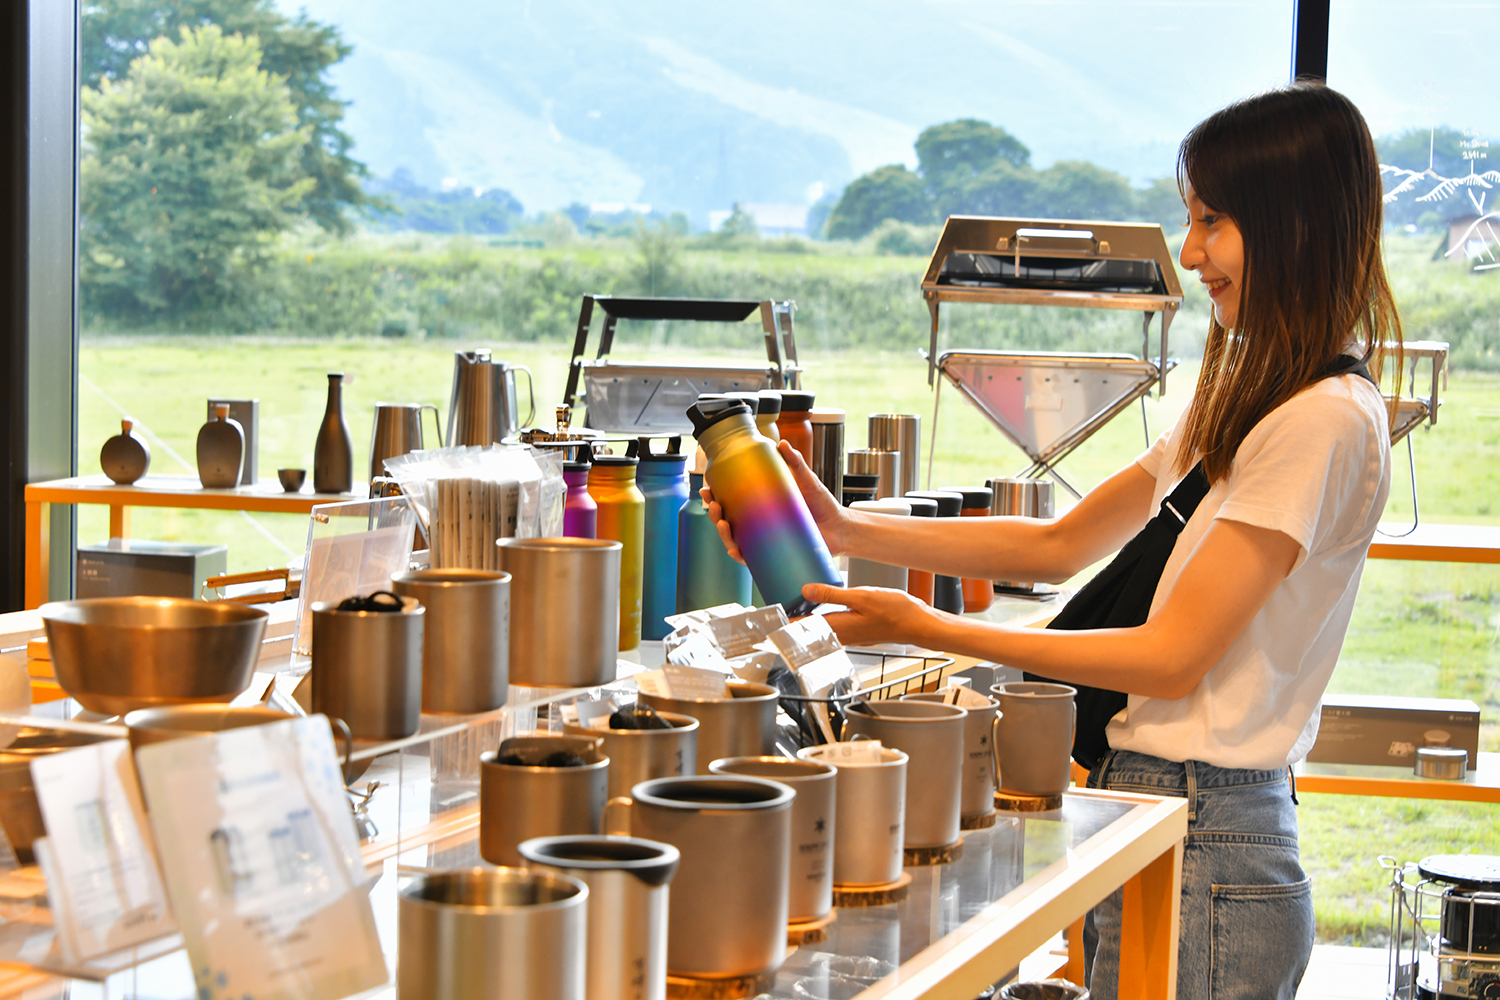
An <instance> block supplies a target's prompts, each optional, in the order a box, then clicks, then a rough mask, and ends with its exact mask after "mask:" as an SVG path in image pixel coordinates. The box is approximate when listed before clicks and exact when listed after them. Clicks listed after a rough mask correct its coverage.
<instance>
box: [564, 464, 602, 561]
mask: <svg viewBox="0 0 1500 1000" xmlns="http://www.w3.org/2000/svg"><path fill="white" fill-rule="evenodd" d="M592 457H593V451H592V450H591V449H590V446H589V445H588V444H583V445H580V446H579V447H578V448H575V449H574V450H573V457H572V458H571V459H569V460H568V461H567V462H564V463H563V482H564V483H566V484H567V487H568V496H567V500H566V501H565V502H564V504H563V536H564V537H566V538H595V537H598V530H599V505H598V504H597V503H595V502H594V498H593V497H591V496H589V467H590V466H591V465H592V464H593V463H592V461H591V459H592Z"/></svg>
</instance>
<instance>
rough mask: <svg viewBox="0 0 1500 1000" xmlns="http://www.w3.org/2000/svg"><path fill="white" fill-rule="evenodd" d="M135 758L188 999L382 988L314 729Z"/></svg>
mask: <svg viewBox="0 0 1500 1000" xmlns="http://www.w3.org/2000/svg"><path fill="white" fill-rule="evenodd" d="M188 745H190V746H191V748H192V750H193V751H194V752H192V753H188V752H185V749H186V746H188ZM138 760H139V765H140V771H141V780H142V783H143V784H144V785H145V789H146V800H147V801H148V802H149V803H150V807H151V825H152V829H153V830H154V831H155V834H156V838H157V843H158V844H159V846H160V848H161V852H162V856H163V857H170V858H171V859H172V864H170V865H168V866H167V867H166V869H165V872H164V874H165V875H166V885H167V891H168V894H169V896H170V897H171V900H172V903H173V906H174V908H175V909H176V912H177V914H178V917H179V919H180V921H181V924H182V936H183V939H184V942H185V943H186V945H187V951H188V956H189V958H190V959H191V961H192V964H193V972H194V978H195V980H196V982H197V987H198V997H199V998H200V1000H240V998H243V997H247V996H248V997H255V998H256V1000H335V998H338V997H345V996H348V995H350V994H352V993H358V992H361V991H363V990H368V989H373V988H374V987H376V986H380V985H382V984H384V983H385V982H386V980H387V976H386V967H385V959H384V957H383V955H382V954H381V950H380V941H379V938H378V937H377V935H376V932H375V919H374V914H373V913H372V912H371V909H370V901H369V897H368V895H367V894H366V893H365V891H364V888H363V886H364V883H365V881H366V876H365V869H364V863H363V861H362V860H361V858H360V853H359V839H358V834H357V833H356V832H355V827H354V818H353V815H352V813H351V812H350V809H349V800H348V797H347V796H346V795H345V793H344V784H343V780H342V775H341V774H340V768H339V760H338V757H337V755H336V754H335V752H334V746H333V737H332V734H331V732H330V731H329V728H328V723H327V720H325V719H324V718H322V717H321V716H315V717H313V718H308V719H289V720H287V721H285V722H275V723H270V724H268V725H264V726H253V727H249V728H245V729H232V730H228V731H226V732H222V733H215V734H213V735H211V736H207V737H200V738H196V739H194V740H193V741H192V743H191V744H187V745H185V743H184V742H183V741H174V742H170V743H159V744H155V745H152V746H147V747H143V748H141V751H140V753H139V755H138Z"/></svg>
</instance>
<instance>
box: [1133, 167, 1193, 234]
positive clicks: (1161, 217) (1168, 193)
mask: <svg viewBox="0 0 1500 1000" xmlns="http://www.w3.org/2000/svg"><path fill="white" fill-rule="evenodd" d="M1135 211H1136V215H1137V217H1139V218H1141V219H1143V220H1145V221H1146V222H1158V223H1161V227H1162V228H1163V229H1165V230H1166V231H1167V235H1169V236H1170V235H1171V234H1172V233H1173V232H1175V231H1176V229H1178V228H1180V227H1181V226H1182V224H1183V223H1184V222H1186V221H1187V207H1186V206H1185V205H1183V203H1182V192H1180V191H1178V190H1177V178H1175V177H1158V178H1157V179H1156V180H1154V181H1152V182H1151V183H1150V184H1148V185H1146V186H1145V187H1144V188H1139V189H1137V190H1136V192H1135Z"/></svg>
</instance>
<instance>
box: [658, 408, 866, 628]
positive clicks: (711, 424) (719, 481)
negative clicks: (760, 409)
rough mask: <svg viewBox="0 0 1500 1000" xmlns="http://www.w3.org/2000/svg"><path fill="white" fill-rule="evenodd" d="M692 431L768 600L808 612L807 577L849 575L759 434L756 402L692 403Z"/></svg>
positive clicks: (829, 579) (835, 580) (834, 579)
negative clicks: (752, 408)
mask: <svg viewBox="0 0 1500 1000" xmlns="http://www.w3.org/2000/svg"><path fill="white" fill-rule="evenodd" d="M687 412H688V417H689V419H691V420H692V422H693V435H694V436H695V437H696V438H697V439H698V443H699V444H701V445H702V446H703V450H704V452H705V453H707V455H708V468H707V469H706V470H705V472H704V478H705V479H706V480H707V481H708V485H709V488H710V489H712V490H713V493H714V497H715V498H716V499H717V500H718V501H719V505H720V506H721V507H722V508H723V511H724V518H725V520H727V521H728V522H729V524H730V527H731V528H732V529H733V530H734V538H735V544H736V545H738V546H739V549H740V553H741V555H743V556H744V559H745V562H746V564H748V565H749V567H750V576H751V578H752V579H754V580H755V582H756V584H757V585H758V586H759V588H760V592H761V593H762V594H763V595H765V599H766V600H767V601H769V602H774V603H777V604H780V605H782V607H784V608H785V609H786V611H787V614H789V615H801V614H806V613H808V612H809V611H811V610H812V608H813V603H812V602H811V601H808V600H807V599H806V598H804V597H803V596H802V587H803V585H804V584H808V583H827V584H831V585H832V586H835V587H836V586H838V585H839V584H840V583H841V582H842V580H841V578H840V577H839V571H838V567H837V566H836V565H835V564H834V561H833V557H832V556H831V555H829V553H828V546H827V545H826V544H824V542H823V536H822V535H821V534H819V532H818V526H817V524H815V523H814V522H813V518H812V513H811V512H810V511H809V510H808V509H807V503H806V501H804V500H803V499H802V494H801V493H800V492H798V490H797V484H796V482H794V481H793V479H792V473H791V470H790V469H788V468H787V467H786V463H785V462H783V461H782V460H781V456H780V455H778V454H776V447H775V445H773V444H772V443H771V442H770V441H768V440H767V439H766V438H765V437H763V436H761V435H760V434H758V433H756V430H755V424H754V423H753V422H752V420H751V417H750V408H749V407H748V406H746V405H745V404H744V403H741V402H740V401H739V400H731V399H715V400H709V401H708V402H698V403H694V404H693V405H692V406H690V407H689V408H688V411H687Z"/></svg>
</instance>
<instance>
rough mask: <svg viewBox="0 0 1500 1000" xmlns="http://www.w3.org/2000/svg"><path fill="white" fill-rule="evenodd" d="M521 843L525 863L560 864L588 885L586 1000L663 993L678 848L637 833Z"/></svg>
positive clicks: (657, 999)
mask: <svg viewBox="0 0 1500 1000" xmlns="http://www.w3.org/2000/svg"><path fill="white" fill-rule="evenodd" d="M520 850H521V857H523V858H525V859H526V865H527V867H528V868H542V869H547V868H551V869H556V870H557V871H560V872H562V873H563V874H564V875H570V876H572V877H573V878H576V879H578V880H579V881H580V882H582V883H584V884H585V885H587V886H588V887H589V900H588V913H589V917H588V949H587V951H588V998H589V1000H665V997H666V995H667V894H668V891H669V890H668V885H669V883H670V882H671V881H672V876H674V875H676V874H677V864H678V861H679V860H680V855H679V854H678V852H677V848H675V847H673V846H672V845H671V844H661V843H657V842H656V841H654V840H641V839H639V838H637V837H540V838H537V839H535V840H528V841H526V842H525V843H523V844H522V845H521V848H520Z"/></svg>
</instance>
